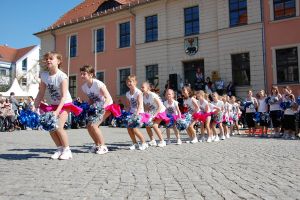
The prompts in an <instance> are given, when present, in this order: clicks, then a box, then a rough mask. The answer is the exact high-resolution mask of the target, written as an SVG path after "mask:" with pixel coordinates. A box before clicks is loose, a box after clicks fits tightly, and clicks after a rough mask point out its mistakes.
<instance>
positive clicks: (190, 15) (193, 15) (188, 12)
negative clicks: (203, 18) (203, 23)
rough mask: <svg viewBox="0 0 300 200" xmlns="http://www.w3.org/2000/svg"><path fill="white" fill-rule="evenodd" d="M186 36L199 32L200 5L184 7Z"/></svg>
mask: <svg viewBox="0 0 300 200" xmlns="http://www.w3.org/2000/svg"><path fill="white" fill-rule="evenodd" d="M184 27H185V28H184V30H185V36H189V35H195V34H198V33H199V7H198V6H194V7H190V8H185V9H184Z"/></svg>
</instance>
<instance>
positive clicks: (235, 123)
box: [229, 96, 241, 135]
mask: <svg viewBox="0 0 300 200" xmlns="http://www.w3.org/2000/svg"><path fill="white" fill-rule="evenodd" d="M229 103H230V104H231V105H232V116H233V117H232V120H233V123H232V125H231V127H230V129H231V132H232V133H234V132H233V131H234V128H236V130H237V134H238V135H240V134H241V133H240V128H239V117H240V115H241V111H240V108H239V107H240V106H239V104H238V103H237V102H236V98H235V96H231V97H230V101H229Z"/></svg>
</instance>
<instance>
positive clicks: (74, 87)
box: [69, 76, 77, 99]
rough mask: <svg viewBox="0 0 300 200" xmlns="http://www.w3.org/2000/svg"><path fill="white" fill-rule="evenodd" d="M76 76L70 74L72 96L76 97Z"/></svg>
mask: <svg viewBox="0 0 300 200" xmlns="http://www.w3.org/2000/svg"><path fill="white" fill-rule="evenodd" d="M76 85H77V83H76V76H69V92H70V94H71V97H72V98H73V99H74V98H76V97H77V96H76V95H77V94H76Z"/></svg>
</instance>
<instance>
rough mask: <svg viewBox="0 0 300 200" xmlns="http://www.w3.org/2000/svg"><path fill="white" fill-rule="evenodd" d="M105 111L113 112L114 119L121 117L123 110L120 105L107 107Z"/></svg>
mask: <svg viewBox="0 0 300 200" xmlns="http://www.w3.org/2000/svg"><path fill="white" fill-rule="evenodd" d="M105 110H106V111H109V112H111V114H112V115H113V116H114V117H120V116H121V108H120V106H119V105H118V104H110V105H108V106H106V107H105Z"/></svg>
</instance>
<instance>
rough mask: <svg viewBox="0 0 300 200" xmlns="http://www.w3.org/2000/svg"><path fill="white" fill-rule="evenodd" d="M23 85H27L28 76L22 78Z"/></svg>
mask: <svg viewBox="0 0 300 200" xmlns="http://www.w3.org/2000/svg"><path fill="white" fill-rule="evenodd" d="M21 85H22V86H27V78H22V79H21Z"/></svg>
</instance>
